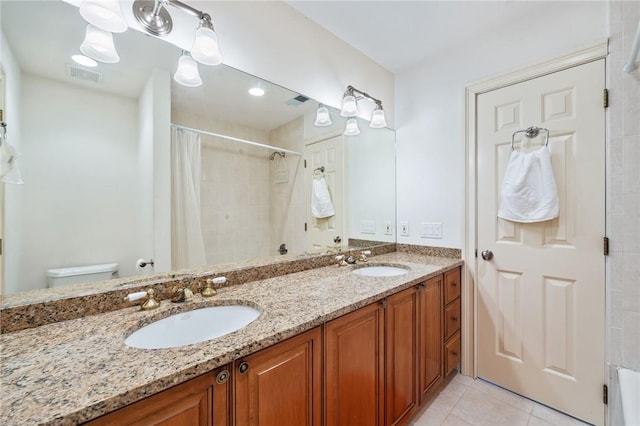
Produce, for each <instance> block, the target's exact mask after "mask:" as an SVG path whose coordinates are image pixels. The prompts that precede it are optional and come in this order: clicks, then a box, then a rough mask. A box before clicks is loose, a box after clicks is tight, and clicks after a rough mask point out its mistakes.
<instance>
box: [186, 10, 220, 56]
mask: <svg viewBox="0 0 640 426" xmlns="http://www.w3.org/2000/svg"><path fill="white" fill-rule="evenodd" d="M191 56H193V59H195V60H196V61H198V62H200V63H201V64H204V65H220V64H221V63H222V54H221V53H220V47H219V46H218V35H217V34H216V32H215V30H214V29H213V24H212V23H211V16H209V14H208V13H203V14H202V16H201V17H200V25H199V26H198V29H197V30H196V37H195V40H194V42H193V48H192V49H191Z"/></svg>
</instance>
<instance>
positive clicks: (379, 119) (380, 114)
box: [369, 105, 387, 129]
mask: <svg viewBox="0 0 640 426" xmlns="http://www.w3.org/2000/svg"><path fill="white" fill-rule="evenodd" d="M369 127H371V128H372V129H381V128H383V127H387V120H386V119H385V117H384V110H383V109H382V107H381V106H380V105H377V106H376V109H375V110H374V111H373V113H372V114H371V122H370V123H369Z"/></svg>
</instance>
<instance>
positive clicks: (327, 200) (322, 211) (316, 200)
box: [311, 177, 336, 219]
mask: <svg viewBox="0 0 640 426" xmlns="http://www.w3.org/2000/svg"><path fill="white" fill-rule="evenodd" d="M312 185H313V187H312V188H311V213H312V214H313V215H314V216H315V217H317V218H319V219H322V218H325V217H331V216H333V215H335V214H336V212H335V210H334V209H333V203H332V202H331V195H329V188H328V187H327V182H325V180H324V177H314V178H313V183H312Z"/></svg>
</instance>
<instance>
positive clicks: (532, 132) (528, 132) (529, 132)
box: [511, 126, 549, 151]
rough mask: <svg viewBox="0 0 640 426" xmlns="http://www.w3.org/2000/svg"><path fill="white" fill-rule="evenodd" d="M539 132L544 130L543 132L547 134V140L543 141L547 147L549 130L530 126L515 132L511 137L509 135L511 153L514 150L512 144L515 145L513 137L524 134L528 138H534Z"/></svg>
mask: <svg viewBox="0 0 640 426" xmlns="http://www.w3.org/2000/svg"><path fill="white" fill-rule="evenodd" d="M540 130H544V131H545V132H547V138H546V139H545V142H544V146H549V129H545V128H544V127H536V126H531V127H528V128H526V129H524V130H518V131H516V132H514V133H513V135H511V151H513V150H514V149H516V148H515V147H514V146H513V144H514V143H515V137H516V135H517V134H518V133H524V135H525V136H526V137H527V138H529V139H532V138H535V137H536V136H538V134H539V133H540Z"/></svg>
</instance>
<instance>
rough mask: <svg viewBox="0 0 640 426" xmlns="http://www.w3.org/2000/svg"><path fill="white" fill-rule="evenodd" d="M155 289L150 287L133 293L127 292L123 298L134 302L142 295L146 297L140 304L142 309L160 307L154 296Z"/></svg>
mask: <svg viewBox="0 0 640 426" xmlns="http://www.w3.org/2000/svg"><path fill="white" fill-rule="evenodd" d="M155 294H156V291H155V290H154V289H152V288H150V289H148V290H147V291H137V292H135V293H130V294H127V295H126V296H125V297H124V300H125V301H127V302H134V301H136V300H140V299H142V298H143V297H146V299H145V300H144V302H142V304H141V305H140V308H141V309H142V310H143V311H150V310H151V309H156V308H158V307H160V302H159V301H158V300H157V299H156V298H155Z"/></svg>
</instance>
